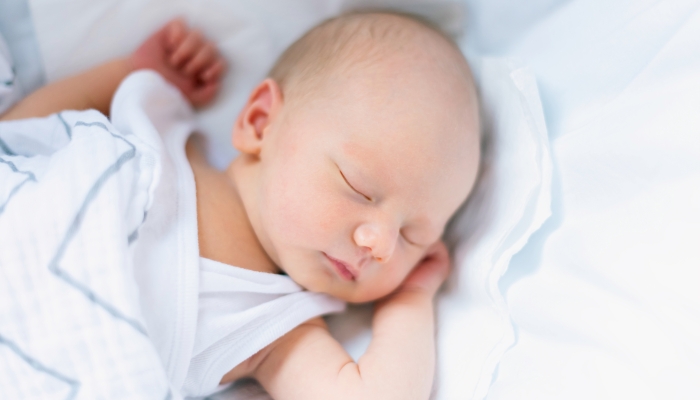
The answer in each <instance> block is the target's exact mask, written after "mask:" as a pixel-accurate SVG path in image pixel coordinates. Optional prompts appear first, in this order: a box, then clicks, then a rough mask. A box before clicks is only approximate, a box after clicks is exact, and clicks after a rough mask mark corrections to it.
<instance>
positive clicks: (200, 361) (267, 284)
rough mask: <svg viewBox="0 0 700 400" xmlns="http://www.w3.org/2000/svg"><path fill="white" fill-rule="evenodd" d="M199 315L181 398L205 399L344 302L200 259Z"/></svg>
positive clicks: (284, 280) (272, 276)
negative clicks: (241, 367) (238, 369)
mask: <svg viewBox="0 0 700 400" xmlns="http://www.w3.org/2000/svg"><path fill="white" fill-rule="evenodd" d="M199 264H200V271H199V276H200V279H199V313H198V315H197V333H196V334H195V344H194V352H193V353H192V361H191V363H190V367H189V370H188V372H187V378H186V379H185V385H184V388H183V394H185V395H187V396H206V395H209V394H211V393H212V392H213V391H218V390H221V389H223V388H222V387H218V384H219V381H221V377H222V376H224V374H226V373H227V372H229V371H230V370H231V369H232V368H233V367H235V366H236V365H238V364H240V363H241V362H243V361H245V360H247V359H248V358H250V357H251V356H252V355H253V354H255V353H257V352H258V351H259V350H261V349H262V348H264V347H266V346H267V345H268V344H270V343H272V342H273V341H275V340H276V339H278V338H280V337H281V336H282V335H284V334H285V333H287V332H289V331H290V330H292V329H293V328H294V327H296V326H298V325H299V324H300V323H302V322H305V321H307V320H309V319H311V318H314V317H317V316H319V315H322V314H328V313H331V312H340V311H343V309H344V308H345V304H344V302H342V301H340V300H337V299H335V298H333V297H330V296H328V295H324V294H321V293H313V292H308V291H305V290H304V289H303V288H302V287H301V286H299V285H297V284H296V283H295V282H294V281H293V280H292V279H291V278H290V277H288V276H286V275H278V274H270V273H265V272H258V271H251V270H247V269H243V268H238V267H234V266H231V265H227V264H223V263H220V262H217V261H214V260H209V259H207V258H200V262H199Z"/></svg>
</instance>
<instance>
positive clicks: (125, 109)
mask: <svg viewBox="0 0 700 400" xmlns="http://www.w3.org/2000/svg"><path fill="white" fill-rule="evenodd" d="M111 119H112V123H113V124H114V126H115V127H116V128H117V129H118V130H119V131H121V132H123V133H133V134H134V135H136V136H139V137H140V138H141V139H142V140H143V141H144V142H146V143H147V144H149V145H150V146H151V147H152V148H153V151H154V152H156V153H157V154H158V155H159V158H160V163H159V166H156V170H158V169H159V170H160V171H159V172H160V178H159V182H158V186H157V187H156V190H155V193H154V198H153V203H152V206H151V208H150V209H149V210H148V215H147V217H146V219H145V222H144V223H143V225H142V226H141V227H140V229H139V230H138V232H137V235H138V240H136V241H135V242H134V245H133V246H132V251H133V255H134V275H135V278H136V282H137V285H138V288H139V302H140V305H141V309H142V312H143V318H144V320H145V323H146V328H147V331H148V334H149V337H150V338H151V340H152V341H153V343H154V345H155V347H156V349H157V350H158V353H159V355H160V357H161V359H162V361H163V364H164V367H165V370H166V373H167V375H168V377H169V379H170V381H171V383H172V385H173V387H175V388H179V389H181V390H182V394H183V395H185V396H205V395H208V394H210V393H212V392H214V391H216V390H217V389H220V388H219V387H218V384H219V381H220V380H221V378H222V376H223V375H224V374H225V373H227V372H228V371H230V370H231V369H232V368H233V367H235V366H236V365H238V364H239V363H241V362H242V361H244V360H246V359H247V358H249V357H250V356H252V355H253V354H255V353H257V352H258V351H259V350H261V349H262V348H264V347H265V346H267V345H268V344H270V343H272V342H273V341H274V340H275V339H277V338H279V337H281V336H282V335H284V334H285V333H287V332H289V331H290V330H292V329H293V328H294V327H296V326H298V325H299V324H301V323H303V322H304V321H307V320H309V319H311V318H313V317H317V316H319V315H323V314H327V313H332V312H339V311H342V310H343V309H344V307H345V304H344V303H343V302H342V301H340V300H337V299H335V298H333V297H330V296H328V295H324V294H319V293H312V292H308V291H304V290H303V289H302V288H301V287H300V286H299V285H297V284H296V283H294V282H293V281H292V280H291V278H289V277H287V276H285V275H275V274H269V273H262V272H257V271H250V270H246V269H243V268H238V267H234V266H230V265H226V264H222V263H219V262H216V261H212V260H208V259H204V258H201V257H200V256H199V247H198V235H197V208H196V193H195V182H194V176H193V174H192V170H191V168H190V165H189V163H188V161H187V158H186V156H185V142H186V141H187V138H188V137H189V136H190V135H191V134H192V133H193V132H194V130H195V122H194V114H193V112H192V109H191V107H190V106H189V104H188V103H187V101H186V100H185V99H184V98H183V97H182V95H181V94H180V92H179V91H178V90H177V89H176V88H174V87H173V86H171V85H170V84H168V83H167V82H165V81H164V80H163V78H161V77H160V75H158V74H157V73H155V72H153V71H139V72H135V73H133V74H131V75H130V76H129V77H128V78H127V79H125V80H124V82H123V83H122V84H121V86H120V87H119V89H118V90H117V93H116V94H115V96H114V99H113V101H112V115H111Z"/></svg>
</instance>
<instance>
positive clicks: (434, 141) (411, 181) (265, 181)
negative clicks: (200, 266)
mask: <svg viewBox="0 0 700 400" xmlns="http://www.w3.org/2000/svg"><path fill="white" fill-rule="evenodd" d="M367 17H369V18H375V19H376V21H377V24H379V26H381V24H384V23H388V24H407V25H406V26H403V27H402V29H403V28H405V29H408V30H411V29H413V30H416V32H418V33H416V35H415V38H416V41H417V43H418V44H417V45H413V46H410V45H408V46H403V45H402V46H400V51H387V52H386V53H383V54H386V56H385V57H382V58H381V59H378V60H375V62H372V63H371V67H369V68H368V67H352V68H350V67H349V66H347V65H346V66H345V67H344V68H342V69H338V71H330V72H329V73H328V76H327V77H325V78H324V79H320V80H317V81H316V84H315V86H314V90H313V92H308V93H304V94H303V95H301V94H300V93H301V92H300V89H299V88H291V86H290V85H287V86H285V85H282V84H280V82H277V81H276V80H275V79H273V78H267V79H265V80H264V81H263V82H261V83H260V84H259V85H258V86H257V87H256V88H255V89H254V90H253V91H252V93H251V95H250V97H249V99H248V101H247V103H246V104H245V106H244V107H243V110H242V111H241V112H240V114H239V116H238V118H237V120H236V122H235V124H234V127H233V132H232V140H233V145H234V146H235V147H236V149H238V151H239V152H240V155H239V156H238V157H237V158H236V159H235V160H233V161H232V162H231V164H230V165H229V166H228V168H227V169H226V170H224V171H220V170H217V169H215V168H213V167H211V166H209V165H208V164H207V162H206V159H205V157H204V155H203V153H202V152H201V151H200V150H199V145H198V142H197V140H196V136H193V138H191V139H190V140H189V141H188V143H187V147H186V152H187V157H188V159H189V161H190V165H191V166H192V170H193V172H194V177H195V182H196V187H197V213H198V228H199V248H200V255H201V256H203V257H206V258H210V259H213V260H217V261H220V262H223V263H227V264H230V265H235V266H238V267H242V268H247V269H251V270H256V271H261V272H268V273H282V272H284V273H286V274H287V275H289V276H290V277H291V278H292V279H293V280H294V281H295V282H297V283H298V284H299V285H301V286H302V287H304V288H306V289H307V290H311V291H316V292H322V293H328V294H330V295H333V296H336V297H338V298H340V299H343V300H346V301H349V302H354V303H363V302H369V301H376V303H375V308H374V317H373V323H372V341H371V343H370V346H369V348H368V349H367V351H366V352H365V354H364V355H363V356H362V357H360V359H359V360H358V361H357V362H355V361H354V360H353V359H352V358H351V357H350V356H349V355H348V354H347V352H346V351H345V350H344V349H343V348H342V346H340V344H339V343H338V342H337V341H336V340H335V339H334V338H333V337H332V336H331V335H330V334H329V332H328V328H327V326H326V324H325V322H324V321H323V319H322V318H315V319H312V320H310V321H307V322H306V323H303V324H301V325H300V326H298V327H297V328H295V329H293V330H292V331H291V332H289V333H287V334H286V335H284V336H282V337H281V338H279V339H278V340H276V341H275V342H273V343H272V344H270V345H269V346H267V347H266V348H264V349H262V350H261V351H260V352H258V353H257V354H255V355H254V356H252V357H251V358H249V359H248V360H246V361H245V362H243V363H242V364H239V365H238V366H236V367H235V368H233V369H232V370H231V371H230V372H229V373H227V374H226V375H225V376H223V377H222V380H221V382H222V383H226V382H231V381H234V380H237V379H240V378H243V377H251V378H255V379H256V380H258V381H259V382H260V383H261V384H262V386H263V387H264V388H265V389H266V390H267V391H268V392H269V393H270V395H271V396H272V397H273V398H274V399H277V400H297V399H298V400H313V399H382V400H386V399H400V400H407V399H421V400H424V399H427V398H428V397H429V396H430V392H431V388H432V383H433V375H434V368H435V342H434V315H433V298H434V296H435V294H436V292H437V290H438V289H439V287H440V285H441V284H442V283H443V281H444V280H445V278H446V277H447V275H448V273H449V264H450V262H449V256H448V253H447V249H446V248H445V245H444V244H443V243H442V241H441V239H440V237H441V235H442V233H443V230H444V228H445V225H446V223H447V221H448V220H449V218H450V217H451V216H452V214H453V213H454V212H455V210H456V209H457V208H458V207H459V205H460V204H461V203H463V202H464V200H465V199H466V197H467V195H468V194H469V191H470V190H471V187H472V186H473V184H474V181H475V180H476V173H477V168H478V163H479V141H478V117H477V112H476V110H477V104H476V96H475V93H474V89H473V86H472V84H471V80H470V79H469V78H467V79H463V80H462V79H458V75H459V74H458V73H457V74H455V73H453V72H454V71H453V69H451V68H450V67H449V66H448V67H445V65H446V62H445V61H444V60H443V61H440V62H435V60H436V59H438V60H439V59H440V58H441V57H442V58H444V59H447V60H448V61H450V60H451V58H450V57H452V58H454V57H455V53H454V52H455V51H456V50H455V49H454V48H452V47H450V46H451V45H450V44H449V43H448V42H447V41H446V40H445V39H444V38H442V37H440V35H438V34H436V33H435V32H433V31H431V30H430V29H427V28H426V27H425V26H423V25H421V24H419V23H417V22H415V21H412V20H410V19H408V18H405V17H401V16H396V15H390V14H373V15H368V16H367ZM358 18H362V17H358ZM421 30H422V31H421ZM426 48H428V49H430V50H429V51H426ZM450 52H452V53H450ZM459 57H461V55H459ZM360 64H362V65H366V64H367V63H360ZM465 65H466V63H465ZM139 68H150V69H154V70H156V71H158V72H160V73H161V74H162V75H163V76H164V77H165V78H166V79H168V80H169V81H170V82H171V83H173V84H174V85H176V86H177V87H178V88H179V89H180V90H181V91H182V92H183V94H184V95H185V96H186V97H187V98H188V99H189V100H190V101H191V102H192V104H193V105H195V106H199V105H203V104H206V103H207V102H209V101H210V100H212V99H213V97H214V95H215V94H216V91H217V89H218V86H219V82H220V79H221V75H222V73H223V71H224V68H225V66H224V62H223V60H222V59H221V57H220V56H219V54H218V52H217V51H216V49H215V47H214V46H213V45H212V44H211V43H209V42H208V41H206V40H205V39H203V37H202V35H201V34H199V33H198V32H197V31H195V30H191V29H189V28H188V27H187V26H186V25H185V24H184V23H183V21H182V20H175V21H171V22H170V23H169V24H167V25H166V26H165V27H164V28H163V29H161V30H160V31H158V32H157V33H155V34H154V35H153V36H152V37H150V38H149V39H148V40H147V41H146V42H145V43H144V44H143V45H142V46H141V47H140V48H139V49H138V50H137V51H136V52H135V53H133V54H132V55H131V56H130V57H128V58H124V59H119V60H114V61H111V62H109V63H106V64H103V65H101V66H98V67H96V68H94V69H92V70H90V71H87V72H85V73H83V74H81V75H78V76H75V77H72V78H68V79H66V80H63V81H59V82H56V83H53V84H51V85H48V86H46V87H44V88H42V89H40V90H39V91H37V92H35V93H33V94H32V95H30V96H28V97H27V98H25V99H24V100H23V101H22V102H20V103H19V104H17V105H16V106H15V107H14V108H13V109H11V110H10V111H8V113H6V114H5V115H4V116H2V118H1V119H16V118H27V117H37V116H46V115H49V114H51V113H54V112H58V111H61V110H63V109H88V108H95V109H98V110H100V111H102V112H103V113H105V114H108V112H109V102H110V100H111V97H112V95H113V94H114V91H115V90H116V87H117V86H118V84H119V82H120V81H121V80H122V79H123V78H124V77H125V76H126V75H127V74H128V73H129V72H131V71H133V70H135V69H139ZM465 68H466V67H465ZM340 73H342V76H340V75H337V74H340ZM66 93H69V95H66Z"/></svg>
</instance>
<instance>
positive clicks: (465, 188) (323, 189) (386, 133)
mask: <svg viewBox="0 0 700 400" xmlns="http://www.w3.org/2000/svg"><path fill="white" fill-rule="evenodd" d="M477 109H478V106H477V98H476V92H475V89H474V85H473V82H472V78H471V74H470V72H469V67H468V65H467V63H466V61H465V60H464V57H463V56H462V54H461V53H460V51H459V50H458V49H457V48H456V46H454V44H452V43H451V42H450V41H449V40H448V39H447V38H445V37H444V36H443V35H442V34H441V33H439V32H438V31H436V30H434V29H433V28H431V27H429V26H428V25H426V24H424V23H422V22H420V21H417V20H415V19H413V18H410V17H406V16H401V15H396V14H388V13H360V14H349V15H344V16H341V17H338V18H335V19H332V20H329V21H326V22H325V23H323V24H321V25H319V26H317V27H315V28H314V29H312V30H311V31H309V32H308V33H307V34H306V35H305V36H304V37H302V38H301V39H299V40H298V41H297V42H296V43H294V44H293V45H292V46H291V47H290V48H289V49H288V50H287V51H286V52H285V53H284V54H283V55H282V57H281V58H280V59H279V60H278V62H277V64H276V65H275V67H274V68H273V70H272V72H271V73H270V77H269V78H268V79H266V80H265V81H263V82H262V83H261V84H260V85H258V87H257V88H256V89H254V91H253V92H252V94H251V96H250V99H249V100H248V103H247V104H246V106H245V108H244V109H243V110H242V111H241V114H240V115H239V117H238V119H237V121H236V124H235V126H234V132H233V142H234V145H235V147H236V148H237V149H238V150H239V151H240V153H241V155H240V156H239V157H238V159H237V160H236V161H234V163H233V164H232V167H231V170H232V171H234V172H233V173H234V176H235V179H236V181H237V184H238V186H239V191H240V195H241V198H242V199H243V202H244V205H245V208H246V212H247V213H248V218H249V220H250V222H251V226H252V228H253V230H254V231H255V234H256V236H257V238H258V240H259V241H260V244H261V245H262V247H263V249H264V250H265V252H266V253H267V255H268V256H269V257H270V259H271V260H272V261H273V262H274V263H275V264H276V265H278V266H279V267H280V268H281V269H282V270H284V271H285V272H286V273H287V274H288V275H289V276H290V277H291V278H292V279H293V280H294V281H296V282H297V283H299V284H300V285H301V286H303V287H305V288H306V289H308V290H312V291H317V292H324V293H329V294H331V295H334V296H336V297H338V298H341V299H344V300H347V301H351V302H365V301H371V300H375V299H378V298H380V297H383V296H385V295H387V294H389V293H390V292H392V291H393V290H394V289H396V288H397V287H398V286H399V284H400V283H401V282H402V281H403V279H404V278H405V277H406V276H407V275H408V273H409V272H410V270H411V269H412V267H413V266H415V265H416V263H417V262H418V261H420V259H421V258H422V257H423V256H424V255H425V252H426V249H427V248H428V247H429V246H430V245H431V244H433V243H435V242H436V241H438V240H440V237H441V235H442V233H443V230H444V228H445V225H446V223H447V222H448V220H449V219H450V217H451V216H452V214H453V213H454V212H455V211H456V210H457V208H458V207H459V206H460V204H462V203H463V202H464V200H465V199H466V197H467V195H468V194H469V192H470V190H471V188H472V186H473V184H474V181H475V179H476V175H477V169H478V164H479V121H478V112H477ZM348 270H349V272H348Z"/></svg>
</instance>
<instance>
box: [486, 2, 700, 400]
mask: <svg viewBox="0 0 700 400" xmlns="http://www.w3.org/2000/svg"><path fill="white" fill-rule="evenodd" d="M520 7H523V6H520ZM699 9H700V3H699V2H697V1H683V0H678V1H675V0H674V1H569V2H562V3H561V4H560V6H559V7H557V8H555V9H553V10H552V11H551V12H550V13H549V14H547V15H546V17H543V19H541V20H540V21H539V22H538V23H536V24H535V25H533V26H531V27H530V29H529V30H528V31H527V32H526V33H525V34H521V35H520V37H518V38H517V39H516V40H512V41H511V42H510V43H509V44H508V45H507V46H503V45H494V46H493V47H492V50H493V51H494V52H498V53H501V54H514V55H518V56H519V57H521V58H522V59H523V60H524V61H525V62H526V63H527V64H528V65H530V66H531V67H532V68H533V70H534V72H535V74H536V76H537V78H538V82H539V83H540V90H541V94H542V99H543V104H544V107H545V116H546V118H547V126H548V128H549V134H550V138H551V143H552V151H553V157H554V161H555V175H554V190H553V192H554V195H553V217H552V219H551V220H550V221H548V223H547V224H546V225H545V226H544V228H543V229H542V231H540V232H538V234H537V235H536V236H535V237H533V238H532V240H531V243H530V244H529V245H528V246H527V247H526V248H525V249H524V250H523V252H522V253H521V254H519V255H517V256H516V257H515V258H514V259H513V262H512V263H511V265H510V270H509V273H508V274H506V276H505V277H504V279H503V281H502V282H501V288H502V290H503V291H504V292H505V293H506V300H507V302H508V305H509V310H510V315H511V318H512V320H513V322H514V324H515V326H516V337H517V341H516V344H515V345H514V346H513V348H512V349H511V350H510V351H508V352H506V353H505V355H504V357H503V358H502V360H501V363H500V365H499V370H498V373H497V377H496V378H495V379H494V382H493V385H492V386H491V389H490V391H489V394H488V398H489V399H514V398H517V399H563V398H565V399H590V398H596V399H620V398H635V399H637V398H639V399H656V398H679V399H697V398H700V380H699V379H698V376H700V294H699V293H700V292H699V291H698V285H699V284H700V268H698V267H700V255H699V254H698V251H697V248H698V243H700V135H699V134H698V133H699V132H700V113H698V110H699V109H700V52H698V49H699V48H700V12H699V11H698V10H699ZM509 12H512V13H517V12H518V7H517V6H514V7H513V8H512V9H511V10H509ZM496 36H497V35H496Z"/></svg>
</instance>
